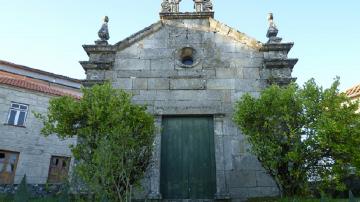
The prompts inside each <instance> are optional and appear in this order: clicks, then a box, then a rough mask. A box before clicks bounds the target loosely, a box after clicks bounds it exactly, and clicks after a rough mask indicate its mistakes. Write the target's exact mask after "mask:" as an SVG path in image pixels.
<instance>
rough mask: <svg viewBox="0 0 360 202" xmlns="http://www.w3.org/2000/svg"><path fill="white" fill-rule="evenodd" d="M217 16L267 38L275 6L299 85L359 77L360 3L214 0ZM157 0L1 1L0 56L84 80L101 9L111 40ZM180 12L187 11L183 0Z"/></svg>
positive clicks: (153, 12) (146, 20)
mask: <svg viewBox="0 0 360 202" xmlns="http://www.w3.org/2000/svg"><path fill="white" fill-rule="evenodd" d="M213 2H214V9H215V18H216V19H217V20H219V21H221V22H223V23H225V24H227V25H229V26H231V27H234V28H236V29H238V30H239V31H241V32H244V33H246V34H248V35H249V36H251V37H254V38H256V39H257V40H259V41H262V42H266V40H267V39H266V37H265V34H266V30H267V26H268V25H267V20H266V17H267V13H269V12H273V13H274V15H275V22H276V24H277V25H278V28H279V30H280V32H279V36H280V37H283V39H284V41H288V42H290V41H293V42H295V46H294V48H293V49H292V51H291V52H290V54H289V56H290V57H293V58H299V63H298V64H297V65H296V66H295V69H294V73H293V75H294V76H295V77H298V83H299V84H302V83H303V82H304V81H306V80H308V79H310V78H312V77H313V78H315V79H316V81H317V82H318V83H319V84H321V85H323V86H324V87H329V86H330V84H331V83H332V81H333V78H334V77H335V76H340V77H341V83H342V84H341V89H342V90H344V89H346V88H348V87H351V86H353V85H355V84H358V83H360V76H359V75H360V51H359V48H360V23H359V21H360V11H359V10H360V1H359V0H344V1H335V0H334V1H325V0H301V1H288V0H213ZM160 3H161V0H128V1H126V0H101V1H99V0H61V1H55V0H11V1H9V0H0V5H1V12H0V25H1V28H0V59H2V60H7V61H11V62H14V63H18V64H23V65H26V66H30V67H33V68H38V69H42V70H45V71H50V72H54V73H57V74H62V75H66V76H70V77H74V78H80V79H82V78H85V74H84V71H83V69H82V67H81V66H80V65H79V63H78V61H82V60H88V57H87V55H86V54H85V52H84V51H83V49H82V47H81V46H82V45H83V44H93V43H94V41H95V40H96V39H97V31H98V29H99V28H100V26H101V18H102V16H104V15H108V16H109V17H110V24H109V27H110V37H111V39H110V43H116V42H118V41H120V40H122V39H124V38H126V37H127V36H129V35H131V34H133V33H135V32H137V31H139V30H140V29H142V28H144V27H146V26H148V25H150V24H152V23H154V22H156V21H158V20H159V16H158V12H159V9H160ZM181 10H182V11H192V0H183V1H182V4H181Z"/></svg>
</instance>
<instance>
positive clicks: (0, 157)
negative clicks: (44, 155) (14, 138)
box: [0, 150, 19, 184]
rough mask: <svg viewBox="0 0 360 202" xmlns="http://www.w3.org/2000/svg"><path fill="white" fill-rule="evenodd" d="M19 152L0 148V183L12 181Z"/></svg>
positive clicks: (10, 182)
mask: <svg viewBox="0 0 360 202" xmlns="http://www.w3.org/2000/svg"><path fill="white" fill-rule="evenodd" d="M18 159H19V153H16V152H9V151H2V150H0V184H12V183H14V177H15V171H16V166H17V162H18Z"/></svg>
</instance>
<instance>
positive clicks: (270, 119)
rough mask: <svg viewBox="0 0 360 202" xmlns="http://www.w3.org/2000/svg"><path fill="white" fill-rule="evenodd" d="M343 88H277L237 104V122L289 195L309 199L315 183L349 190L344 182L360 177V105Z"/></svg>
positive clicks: (309, 85) (307, 85) (311, 84)
mask: <svg viewBox="0 0 360 202" xmlns="http://www.w3.org/2000/svg"><path fill="white" fill-rule="evenodd" d="M338 86H339V81H338V80H336V81H335V82H334V83H333V85H332V86H331V88H329V89H325V90H324V89H323V88H321V87H319V86H317V85H316V83H315V82H314V80H310V81H308V82H307V83H305V84H304V86H303V87H302V88H300V87H299V86H297V85H296V84H291V85H289V86H286V87H279V86H275V85H274V86H271V87H269V88H268V89H266V90H264V91H263V92H262V93H261V95H260V97H259V98H258V99H256V98H253V97H251V96H250V95H249V94H246V95H244V96H243V97H242V98H241V100H240V101H239V102H238V103H237V105H236V112H235V116H234V120H235V122H236V123H237V125H238V126H239V127H240V128H241V130H242V131H243V132H244V134H245V136H246V137H247V138H248V140H249V142H250V143H251V144H252V152H253V153H254V154H255V155H256V156H258V159H259V161H260V162H261V163H262V165H263V166H264V168H265V169H266V170H267V171H268V173H269V174H270V175H272V176H273V177H274V179H275V180H276V182H277V184H278V186H279V188H280V190H281V191H282V193H283V194H284V195H285V196H295V195H300V196H301V195H305V194H306V193H307V191H308V188H309V181H316V182H317V183H316V185H317V186H318V188H319V189H320V190H326V189H328V188H335V189H336V190H345V189H347V188H348V187H346V185H345V183H344V178H346V177H347V176H349V175H351V174H356V175H359V174H360V147H359V145H360V115H359V114H357V113H356V111H357V110H358V108H359V105H358V103H357V102H352V101H351V100H350V99H349V98H347V97H346V96H345V95H344V94H342V93H340V92H339V90H338Z"/></svg>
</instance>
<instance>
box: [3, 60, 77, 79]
mask: <svg viewBox="0 0 360 202" xmlns="http://www.w3.org/2000/svg"><path fill="white" fill-rule="evenodd" d="M0 64H3V65H9V66H12V67H14V68H19V69H23V70H27V71H31V72H36V73H40V74H45V75H48V76H53V77H56V78H59V79H65V80H68V81H72V82H78V83H81V80H80V79H75V78H71V77H69V76H64V75H60V74H55V73H52V72H47V71H44V70H40V69H36V68H32V67H28V66H25V65H19V64H15V63H13V62H9V61H6V60H0Z"/></svg>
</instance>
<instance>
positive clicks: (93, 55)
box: [80, 43, 116, 87]
mask: <svg viewBox="0 0 360 202" xmlns="http://www.w3.org/2000/svg"><path fill="white" fill-rule="evenodd" d="M83 48H84V50H85V51H86V53H87V54H88V56H89V61H81V62H80V64H81V66H82V67H83V68H84V70H85V73H86V80H84V81H83V85H84V86H85V87H90V86H92V85H95V84H101V83H104V82H105V81H106V78H105V71H109V70H111V69H112V68H113V66H114V61H115V53H116V48H115V46H112V45H109V44H107V43H96V44H95V45H84V46H83Z"/></svg>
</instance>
